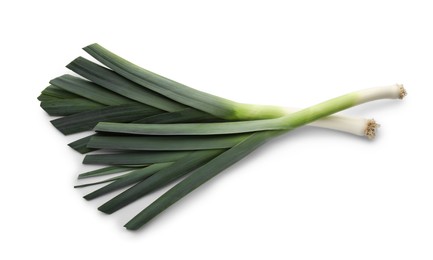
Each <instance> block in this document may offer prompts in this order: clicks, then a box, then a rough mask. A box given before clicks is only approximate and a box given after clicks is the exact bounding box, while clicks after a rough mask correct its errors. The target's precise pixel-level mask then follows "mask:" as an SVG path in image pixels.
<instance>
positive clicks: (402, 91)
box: [397, 84, 407, 99]
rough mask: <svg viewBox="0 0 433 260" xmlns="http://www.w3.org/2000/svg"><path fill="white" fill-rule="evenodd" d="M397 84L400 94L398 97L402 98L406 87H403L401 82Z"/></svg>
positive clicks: (405, 94)
mask: <svg viewBox="0 0 433 260" xmlns="http://www.w3.org/2000/svg"><path fill="white" fill-rule="evenodd" d="M397 86H398V87H399V88H400V95H399V98H400V99H403V98H404V97H405V96H407V92H406V89H404V87H403V85H402V84H397Z"/></svg>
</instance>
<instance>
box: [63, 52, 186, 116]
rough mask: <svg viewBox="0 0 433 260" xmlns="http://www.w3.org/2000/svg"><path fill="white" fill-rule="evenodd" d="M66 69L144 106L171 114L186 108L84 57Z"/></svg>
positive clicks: (77, 59) (74, 61)
mask: <svg viewBox="0 0 433 260" xmlns="http://www.w3.org/2000/svg"><path fill="white" fill-rule="evenodd" d="M66 67H67V68H69V69H70V70H72V71H74V72H75V73H77V74H79V75H81V76H83V77H84V78H87V79H89V80H91V81H92V82H94V83H96V84H98V85H100V86H102V87H104V88H106V89H109V90H110V91H113V92H115V93H117V94H118V95H121V96H124V97H127V98H130V99H132V100H135V101H137V102H140V103H142V104H146V105H149V106H152V107H156V108H158V109H161V110H164V111H170V112H173V111H178V110H181V109H183V108H185V106H184V105H181V104H179V103H177V102H175V101H173V100H171V99H168V98H166V97H164V96H162V95H160V94H158V93H155V92H153V91H150V90H148V89H146V88H143V87H142V86H140V85H138V84H136V83H135V82H132V81H130V80H128V79H126V78H124V77H122V76H120V75H119V74H117V73H115V72H114V71H112V70H110V69H107V68H104V67H102V66H100V65H98V64H96V63H94V62H91V61H89V60H87V59H85V58H83V57H78V58H76V59H75V60H73V61H72V62H71V63H69V64H68V65H67V66H66Z"/></svg>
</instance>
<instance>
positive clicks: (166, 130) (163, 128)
mask: <svg viewBox="0 0 433 260" xmlns="http://www.w3.org/2000/svg"><path fill="white" fill-rule="evenodd" d="M84 50H85V51H86V52H87V53H89V54H90V55H91V56H93V57H94V58H95V59H96V60H98V61H99V62H100V63H102V64H103V65H104V66H101V65H98V64H96V63H94V62H92V61H90V60H87V59H85V58H83V57H78V58H77V59H75V60H73V61H72V62H71V63H70V64H68V65H67V67H68V68H69V69H70V70H72V71H73V72H75V73H77V74H78V75H80V76H81V77H75V76H72V75H63V76H60V77H57V78H55V79H52V80H51V81H50V85H49V86H48V87H46V88H45V89H44V90H43V91H42V93H41V95H40V96H39V97H38V99H39V100H40V101H41V107H42V108H43V109H44V110H45V111H46V112H47V113H48V114H49V115H51V116H57V117H58V118H56V119H54V120H52V121H51V123H52V124H53V125H54V127H56V128H57V129H58V130H59V131H60V132H62V133H63V134H65V135H68V134H73V133H78V132H83V131H91V130H93V131H95V132H94V133H93V134H91V135H89V136H87V137H84V138H81V139H78V140H76V141H74V142H72V143H70V144H69V146H70V147H72V148H73V149H74V150H76V151H78V152H80V153H82V154H86V155H85V157H84V161H83V163H84V164H98V165H104V166H103V167H102V168H100V169H97V170H94V171H90V172H86V173H82V174H80V175H79V176H78V178H79V179H84V178H90V177H100V176H105V175H110V174H115V173H116V174H120V175H117V176H116V177H111V178H107V179H103V180H99V181H96V182H92V183H87V184H83V185H77V186H75V187H84V186H89V185H95V184H101V183H107V184H106V185H105V186H103V187H101V188H99V189H96V190H94V191H93V192H91V193H89V194H87V195H85V196H84V198H85V199H87V200H91V199H94V198H97V197H99V196H102V195H105V194H108V193H111V192H113V191H116V190H118V189H121V188H124V187H128V186H131V185H132V186H131V187H130V188H128V189H127V190H125V191H124V192H122V193H120V194H119V195H117V196H115V197H113V198H112V199H110V200H108V201H107V202H105V203H104V204H103V205H101V206H100V207H99V208H98V209H99V210H100V211H102V212H105V213H107V214H110V213H113V212H115V211H117V210H119V209H121V208H123V207H124V206H126V205H128V204H130V203H132V202H134V201H136V200H137V199H139V198H141V197H143V196H145V195H146V194H148V193H150V192H152V191H155V190H157V189H159V188H162V187H164V186H166V185H167V184H170V183H172V182H174V181H176V180H178V179H180V178H183V179H182V180H181V181H180V182H178V183H177V184H176V185H175V186H174V187H172V188H171V189H169V190H168V191H167V192H166V193H164V194H163V195H162V196H161V197H159V198H158V199H156V200H155V201H154V202H153V203H152V204H150V205H149V206H148V207H146V208H145V209H144V210H143V211H141V212H140V213H138V214H137V215H136V216H135V217H133V218H132V219H131V220H130V221H129V222H128V223H126V225H125V227H126V228H127V229H131V230H136V229H138V228H140V227H141V226H143V225H144V224H146V223H147V222H148V221H149V220H151V219H152V218H154V217H155V216H156V215H158V214H159V213H161V212H162V211H164V210H165V209H166V208H168V207H169V206H171V205H172V204H174V203H175V202H177V201H179V200H180V199H181V198H183V197H184V196H186V195H187V194H188V193H190V192H191V191H193V190H194V189H196V188H197V187H199V186H200V185H202V184H203V183H205V182H206V181H208V180H210V179H211V178H212V177H214V176H215V175H217V174H218V173H220V172H222V171H223V170H225V169H226V168H228V167H230V166H231V165H233V164H234V163H236V162H237V161H239V160H241V159H242V158H244V157H246V156H247V155H248V154H250V153H251V152H253V151H254V150H255V149H257V148H258V147H260V146H261V145H262V144H264V143H266V142H267V141H269V140H271V139H272V138H275V137H277V136H279V135H282V134H285V133H287V132H289V131H291V130H293V129H295V128H298V127H301V126H304V125H307V124H309V125H312V126H316V127H324V128H329V129H334V130H339V131H343V132H347V133H351V134H355V135H361V136H366V137H368V138H373V137H374V135H375V132H376V128H377V127H378V124H377V123H376V122H375V121H374V120H372V119H364V118H357V117H349V116H342V115H339V114H338V115H334V114H335V113H337V112H340V111H342V110H345V109H347V108H350V107H353V106H356V105H360V104H363V103H366V102H370V101H373V100H378V99H402V98H403V97H404V96H405V95H406V91H405V89H404V88H403V86H402V85H398V84H396V85H391V86H386V87H376V88H370V89H364V90H360V91H356V92H353V93H349V94H346V95H343V96H340V97H336V98H334V99H331V100H328V101H325V102H322V103H319V104H317V105H314V106H311V107H308V108H305V109H296V108H285V107H284V108H283V107H276V106H263V105H253V104H243V103H238V102H235V101H231V100H228V99H224V98H221V97H218V96H214V95H211V94H209V93H205V92H202V91H198V90H196V89H193V88H190V87H188V86H185V85H182V84H180V83H178V82H175V81H173V80H170V79H167V78H165V77H162V76H160V75H158V74H155V73H153V72H150V71H148V70H145V69H143V68H140V67H138V66H137V65H134V64H133V63H131V62H129V61H127V60H125V59H123V58H121V57H119V56H117V55H116V54H114V53H112V52H110V51H108V50H107V49H105V48H103V47H102V46H100V45H98V44H92V45H89V46H87V47H85V48H84Z"/></svg>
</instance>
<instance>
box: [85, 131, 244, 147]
mask: <svg viewBox="0 0 433 260" xmlns="http://www.w3.org/2000/svg"><path fill="white" fill-rule="evenodd" d="M249 135H250V134H234V135H211V136H106V135H102V136H101V135H95V136H93V137H91V138H90V141H89V142H88V144H87V147H88V148H97V149H115V150H141V151H182V150H210V149H224V148H230V147H232V146H234V145H236V144H237V143H239V142H241V141H243V140H245V139H246V138H247V137H248V136H249Z"/></svg>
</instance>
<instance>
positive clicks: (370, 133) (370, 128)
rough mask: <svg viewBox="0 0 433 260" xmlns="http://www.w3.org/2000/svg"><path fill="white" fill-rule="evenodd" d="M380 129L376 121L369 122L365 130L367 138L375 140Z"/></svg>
mask: <svg viewBox="0 0 433 260" xmlns="http://www.w3.org/2000/svg"><path fill="white" fill-rule="evenodd" d="M403 90H404V89H403ZM379 127H380V125H379V124H378V123H376V121H374V119H370V120H368V122H367V127H366V128H365V130H364V134H365V136H367V138H368V139H374V137H375V136H376V130H377V128H379Z"/></svg>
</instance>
